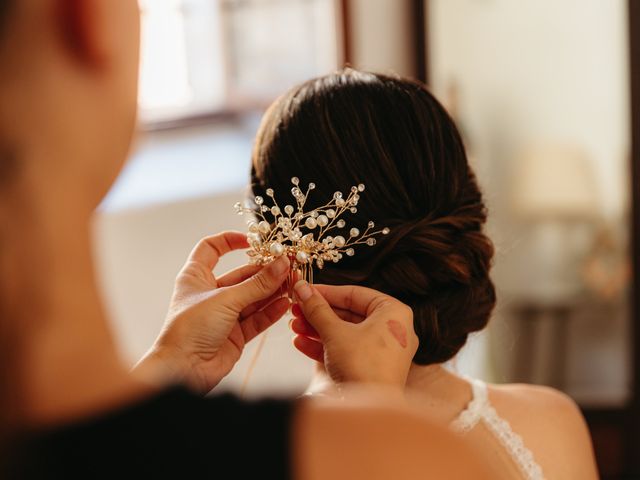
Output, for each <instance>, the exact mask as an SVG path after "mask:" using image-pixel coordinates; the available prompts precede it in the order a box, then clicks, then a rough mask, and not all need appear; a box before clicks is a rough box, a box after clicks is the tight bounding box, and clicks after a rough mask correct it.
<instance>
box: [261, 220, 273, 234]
mask: <svg viewBox="0 0 640 480" xmlns="http://www.w3.org/2000/svg"><path fill="white" fill-rule="evenodd" d="M258 230H259V231H260V233H265V234H266V233H269V232H270V231H271V225H269V222H267V221H265V220H263V221H261V222H260V223H259V224H258Z"/></svg>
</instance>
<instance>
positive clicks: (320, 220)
mask: <svg viewBox="0 0 640 480" xmlns="http://www.w3.org/2000/svg"><path fill="white" fill-rule="evenodd" d="M328 224H329V218H327V216H326V215H320V216H319V217H318V225H320V226H321V227H326V226H327V225H328Z"/></svg>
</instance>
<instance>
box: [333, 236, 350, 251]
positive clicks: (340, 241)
mask: <svg viewBox="0 0 640 480" xmlns="http://www.w3.org/2000/svg"><path fill="white" fill-rule="evenodd" d="M345 243H347V242H346V240H345V239H344V237H343V236H342V235H338V236H337V237H336V238H334V239H333V244H334V245H335V246H336V247H338V248H342V247H344V245H345Z"/></svg>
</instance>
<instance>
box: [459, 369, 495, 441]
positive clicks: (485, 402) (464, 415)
mask: <svg viewBox="0 0 640 480" xmlns="http://www.w3.org/2000/svg"><path fill="white" fill-rule="evenodd" d="M468 380H469V383H470V384H471V391H472V393H473V398H472V399H471V401H470V402H469V404H468V405H467V408H465V409H464V410H463V411H462V412H460V415H458V417H457V418H456V419H455V420H454V421H453V422H452V423H451V428H452V429H453V430H454V431H455V432H458V433H466V432H468V431H470V430H471V429H473V427H475V426H476V424H477V423H478V422H479V421H480V420H481V419H482V418H483V416H484V412H485V410H486V409H487V408H488V407H490V404H489V397H488V395H487V385H486V384H485V383H484V382H482V381H480V380H475V379H468Z"/></svg>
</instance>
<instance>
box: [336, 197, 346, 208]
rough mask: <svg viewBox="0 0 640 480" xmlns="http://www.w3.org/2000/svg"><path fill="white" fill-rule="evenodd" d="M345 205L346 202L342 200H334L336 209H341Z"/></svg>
mask: <svg viewBox="0 0 640 480" xmlns="http://www.w3.org/2000/svg"><path fill="white" fill-rule="evenodd" d="M345 203H346V202H345V200H344V198H337V199H336V206H338V207H343V206H344V204H345Z"/></svg>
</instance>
